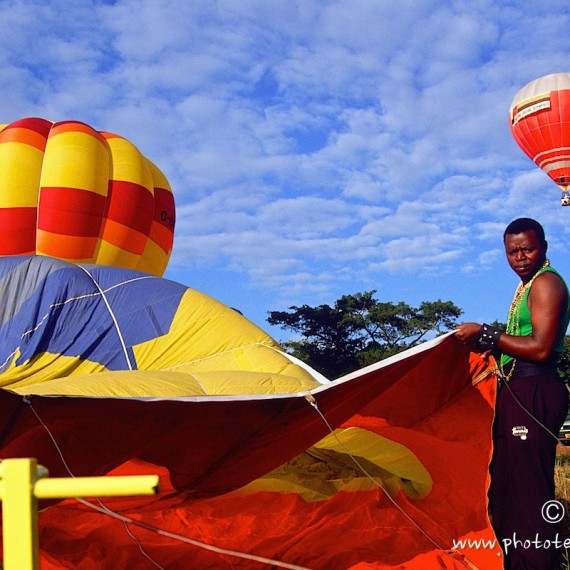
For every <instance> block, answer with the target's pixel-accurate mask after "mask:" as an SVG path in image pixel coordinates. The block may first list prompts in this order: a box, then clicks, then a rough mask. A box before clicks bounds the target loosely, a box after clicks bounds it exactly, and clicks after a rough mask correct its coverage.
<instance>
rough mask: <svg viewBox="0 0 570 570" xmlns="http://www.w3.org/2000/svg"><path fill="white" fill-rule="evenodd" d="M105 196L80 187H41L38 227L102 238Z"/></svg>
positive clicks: (74, 234) (68, 233) (56, 232)
mask: <svg viewBox="0 0 570 570" xmlns="http://www.w3.org/2000/svg"><path fill="white" fill-rule="evenodd" d="M105 201H106V198H105V196H101V195H100V194H96V193H95V192H89V191H88V190H80V189H77V188H60V187H44V188H42V189H41V190H40V202H39V208H38V212H39V214H38V229H40V230H44V231H47V232H51V233H54V234H63V235H70V236H85V237H98V236H99V232H100V229H101V222H102V220H103V214H104V212H105Z"/></svg>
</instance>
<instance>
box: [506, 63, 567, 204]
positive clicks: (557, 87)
mask: <svg viewBox="0 0 570 570" xmlns="http://www.w3.org/2000/svg"><path fill="white" fill-rule="evenodd" d="M509 115H510V121H511V131H512V133H513V136H514V138H515V140H516V142H517V143H518V145H519V146H520V147H521V148H522V150H523V151H524V152H525V153H526V154H527V156H529V157H530V158H531V159H532V160H533V161H534V162H535V164H537V165H538V166H539V167H540V168H541V169H542V170H543V171H544V172H545V173H546V174H548V176H550V178H552V180H554V182H555V183H556V184H558V186H559V187H560V188H561V189H562V201H561V203H562V205H563V206H568V205H570V194H569V190H570V73H553V74H551V75H545V76H544V77H540V78H538V79H535V80H534V81H531V82H530V83H528V84H527V85H525V86H524V87H523V88H522V89H521V90H520V91H519V92H518V93H517V94H516V95H515V97H514V99H513V102H512V103H511V108H510V113H509Z"/></svg>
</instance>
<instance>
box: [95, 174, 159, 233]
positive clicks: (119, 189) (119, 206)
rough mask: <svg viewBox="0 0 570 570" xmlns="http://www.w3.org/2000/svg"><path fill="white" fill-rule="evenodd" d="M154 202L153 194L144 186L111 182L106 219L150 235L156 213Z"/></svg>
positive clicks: (120, 181)
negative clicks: (154, 213)
mask: <svg viewBox="0 0 570 570" xmlns="http://www.w3.org/2000/svg"><path fill="white" fill-rule="evenodd" d="M153 202H154V200H153V197H152V194H151V193H150V191H149V190H148V189H147V188H145V187H144V186H140V185H139V184H134V183H133V182H125V181H124V180H110V181H109V198H108V200H107V211H106V212H105V217H106V218H108V219H110V220H113V221H114V222H118V223H120V224H123V225H125V226H127V227H129V228H133V229H134V230H136V231H138V232H141V233H143V234H145V235H148V233H149V231H150V226H151V224H152V217H153V212H154V203H153Z"/></svg>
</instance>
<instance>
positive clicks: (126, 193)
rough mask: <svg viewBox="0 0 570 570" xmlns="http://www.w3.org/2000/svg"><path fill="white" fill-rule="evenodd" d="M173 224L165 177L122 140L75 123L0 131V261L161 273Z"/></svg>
mask: <svg viewBox="0 0 570 570" xmlns="http://www.w3.org/2000/svg"><path fill="white" fill-rule="evenodd" d="M174 221H175V205H174V197H173V194H172V190H171V188H170V185H169V183H168V181H167V180H166V178H165V176H164V175H163V174H162V172H161V171H160V170H159V169H158V168H157V167H156V166H155V165H154V164H153V163H152V162H151V161H150V160H148V159H147V158H145V157H144V156H143V155H142V154H141V153H140V152H139V150H138V149H137V148H136V147H135V146H134V145H133V144H132V143H130V142H129V141H128V140H126V139H124V138H123V137H120V136H118V135H116V134H112V133H108V132H103V131H96V130H94V129H93V128H91V127H90V126H89V125H86V124H85V123H81V122H78V121H63V122H56V123H54V122H51V121H48V120H45V119H40V118H26V119H21V120H18V121H15V122H13V123H10V124H4V125H0V227H1V228H2V231H1V232H0V255H5V256H6V255H26V254H37V255H47V256H51V257H57V258H60V259H64V260H66V261H71V262H74V263H80V262H84V263H97V264H101V265H114V266H119V267H126V268H129V269H137V270H140V271H145V272H147V273H152V274H155V275H162V274H163V273H164V270H165V269H166V265H167V263H168V260H169V258H170V253H171V251H172V243H173V237H174Z"/></svg>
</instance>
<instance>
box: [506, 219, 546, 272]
mask: <svg viewBox="0 0 570 570" xmlns="http://www.w3.org/2000/svg"><path fill="white" fill-rule="evenodd" d="M505 253H506V254H507V260H508V262H509V265H510V266H511V269H512V270H513V271H514V272H515V273H516V274H517V275H518V276H519V277H520V278H521V280H522V281H523V283H527V282H528V281H530V279H532V277H533V275H534V274H535V273H536V272H537V271H538V270H539V269H540V268H541V267H542V264H543V263H544V260H545V259H546V244H545V243H544V242H541V241H540V240H539V238H538V237H537V235H536V232H535V231H534V230H528V231H526V232H521V233H520V234H507V235H506V236H505Z"/></svg>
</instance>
